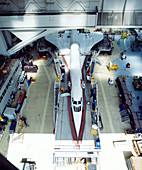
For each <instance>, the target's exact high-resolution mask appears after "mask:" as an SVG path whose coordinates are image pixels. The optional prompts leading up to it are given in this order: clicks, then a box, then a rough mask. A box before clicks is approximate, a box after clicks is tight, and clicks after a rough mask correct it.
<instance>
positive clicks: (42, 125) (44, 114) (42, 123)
mask: <svg viewBox="0 0 142 170" xmlns="http://www.w3.org/2000/svg"><path fill="white" fill-rule="evenodd" d="M43 68H44V70H45V72H46V75H47V79H48V81H49V86H48V89H47V95H46V100H45V106H44V111H43V116H42V122H41V126H40V133H42V132H43V130H44V125H45V118H46V114H47V105H48V100H49V93H50V89H51V80H50V76H49V74H48V71H47V70H46V67H45V64H44V62H43Z"/></svg>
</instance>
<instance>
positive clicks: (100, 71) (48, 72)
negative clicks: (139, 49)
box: [0, 42, 130, 170]
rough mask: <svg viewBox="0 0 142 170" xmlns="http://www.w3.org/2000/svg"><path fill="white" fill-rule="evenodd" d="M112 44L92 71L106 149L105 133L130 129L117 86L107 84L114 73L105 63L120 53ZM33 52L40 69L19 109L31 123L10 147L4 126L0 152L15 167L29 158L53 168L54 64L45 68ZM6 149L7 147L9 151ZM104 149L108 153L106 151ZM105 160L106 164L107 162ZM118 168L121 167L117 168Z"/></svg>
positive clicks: (39, 166)
mask: <svg viewBox="0 0 142 170" xmlns="http://www.w3.org/2000/svg"><path fill="white" fill-rule="evenodd" d="M113 44H114V45H113V46H114V49H113V53H112V55H107V54H106V55H100V56H99V59H100V60H101V62H102V66H100V65H97V64H96V67H95V70H94V76H95V78H96V79H97V81H98V88H99V89H98V90H99V110H100V114H101V117H102V122H103V127H104V128H103V130H102V131H101V132H100V133H101V138H102V140H103V142H102V148H104V147H106V148H108V146H109V145H105V143H107V139H108V137H106V135H107V133H110V134H112V135H114V136H116V135H117V134H118V136H119V135H120V134H122V136H123V135H124V131H125V129H127V128H130V125H129V124H128V123H122V122H121V117H120V113H119V100H118V88H115V86H114V85H113V86H110V85H108V78H109V77H111V76H113V72H109V71H108V70H107V67H106V65H107V64H108V63H109V61H112V60H114V59H116V58H118V57H119V54H120V49H119V48H118V46H117V44H116V43H115V42H114V43H113ZM32 54H33V55H34V57H35V58H34V64H37V65H38V68H39V69H38V72H37V74H36V83H35V84H32V85H31V86H30V87H29V88H27V87H26V86H25V88H26V89H27V92H28V94H27V98H26V100H25V102H24V106H23V108H22V115H24V116H25V117H26V118H27V123H28V124H29V125H30V126H29V127H27V128H24V129H23V131H22V135H21V136H19V135H18V136H14V135H13V136H11V139H10V143H9V147H8V142H7V139H8V127H7V129H6V131H5V134H4V138H3V139H2V141H1V143H0V152H1V153H2V154H3V155H5V156H7V158H8V160H10V161H11V162H12V163H13V164H14V165H16V166H19V163H18V162H20V161H21V159H22V158H23V157H28V158H31V160H32V161H36V163H37V169H40V170H42V169H44V168H45V167H47V166H48V167H51V168H53V165H52V156H53V155H52V152H53V146H54V135H53V130H54V127H53V123H52V122H53V105H54V104H53V101H54V100H53V97H54V95H53V88H54V81H55V79H56V75H55V71H54V65H53V64H51V65H50V67H48V66H47V63H48V61H46V60H37V53H36V51H33V52H32ZM104 133H106V134H104ZM103 134H104V136H103ZM110 134H109V135H110ZM112 140H113V139H112ZM110 143H111V146H109V150H111V148H112V147H113V146H112V141H111V142H110ZM6 148H8V150H7V149H6ZM103 151H105V150H103ZM106 152H108V150H107V151H106ZM111 154H112V152H111ZM14 155H15V156H14ZM106 155H107V156H108V153H106ZM112 156H113V154H112ZM107 163H108V164H109V162H107ZM118 164H119V163H118ZM120 164H121V163H120ZM58 169H60V168H58ZM109 169H110V168H109ZM115 169H116V167H115ZM119 169H121V168H120V167H119Z"/></svg>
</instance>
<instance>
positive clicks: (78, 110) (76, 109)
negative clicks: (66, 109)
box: [73, 106, 81, 112]
mask: <svg viewBox="0 0 142 170" xmlns="http://www.w3.org/2000/svg"><path fill="white" fill-rule="evenodd" d="M73 108H74V111H75V112H80V111H81V106H79V107H76V106H74V107H73Z"/></svg>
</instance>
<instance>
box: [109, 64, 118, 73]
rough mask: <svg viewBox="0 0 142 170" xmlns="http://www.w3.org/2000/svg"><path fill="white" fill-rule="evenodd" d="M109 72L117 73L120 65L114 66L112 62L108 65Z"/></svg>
mask: <svg viewBox="0 0 142 170" xmlns="http://www.w3.org/2000/svg"><path fill="white" fill-rule="evenodd" d="M108 70H109V71H110V70H115V71H117V70H118V65H117V64H113V65H112V63H111V62H110V63H109V64H108Z"/></svg>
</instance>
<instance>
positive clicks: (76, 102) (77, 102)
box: [73, 101, 81, 104]
mask: <svg viewBox="0 0 142 170" xmlns="http://www.w3.org/2000/svg"><path fill="white" fill-rule="evenodd" d="M73 104H81V101H74V102H73Z"/></svg>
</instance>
